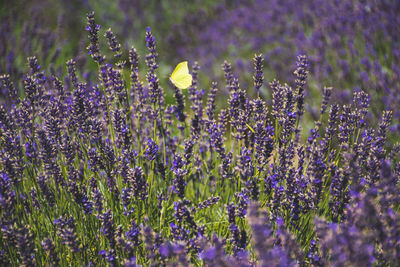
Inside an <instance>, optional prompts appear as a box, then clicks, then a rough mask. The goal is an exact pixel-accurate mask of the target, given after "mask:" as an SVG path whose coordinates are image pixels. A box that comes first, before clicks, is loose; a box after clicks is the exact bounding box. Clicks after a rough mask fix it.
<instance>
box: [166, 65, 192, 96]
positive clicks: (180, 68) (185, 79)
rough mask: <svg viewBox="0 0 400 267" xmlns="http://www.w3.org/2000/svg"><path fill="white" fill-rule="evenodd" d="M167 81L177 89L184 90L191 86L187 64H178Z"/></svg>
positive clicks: (190, 76)
mask: <svg viewBox="0 0 400 267" xmlns="http://www.w3.org/2000/svg"><path fill="white" fill-rule="evenodd" d="M169 80H170V81H171V82H172V83H173V84H174V85H175V86H176V87H178V88H179V89H186V88H188V87H189V86H191V85H192V75H190V74H189V68H188V62H187V61H183V62H181V63H179V64H178V65H177V66H176V68H175V70H174V71H173V72H172V74H171V76H170V77H169Z"/></svg>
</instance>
